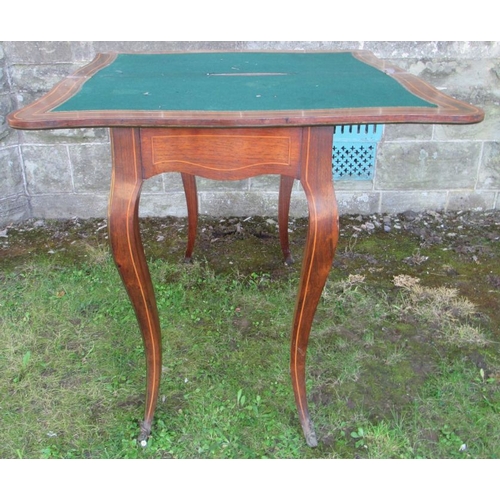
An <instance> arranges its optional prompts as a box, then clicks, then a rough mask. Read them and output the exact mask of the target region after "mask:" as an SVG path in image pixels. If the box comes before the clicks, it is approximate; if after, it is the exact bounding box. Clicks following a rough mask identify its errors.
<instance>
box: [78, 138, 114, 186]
mask: <svg viewBox="0 0 500 500" xmlns="http://www.w3.org/2000/svg"><path fill="white" fill-rule="evenodd" d="M68 151H69V157H70V162H71V167H72V173H73V186H74V190H75V192H76V193H94V194H104V193H109V188H110V185H111V155H110V148H109V144H83V145H78V146H68Z"/></svg>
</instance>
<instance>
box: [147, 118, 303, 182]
mask: <svg viewBox="0 0 500 500" xmlns="http://www.w3.org/2000/svg"><path fill="white" fill-rule="evenodd" d="M302 137H303V130H302V128H301V127H292V128H256V129H255V128H236V129H235V128H231V129H206V128H195V129H168V128H166V129H164V128H150V129H149V128H144V129H141V130H140V141H141V156H142V165H143V172H144V173H143V177H144V179H148V178H150V177H152V176H154V175H157V174H160V173H164V172H182V173H187V174H191V175H196V176H200V177H205V178H209V179H214V180H241V179H246V178H249V177H253V176H257V175H265V174H281V175H287V176H290V177H294V178H296V179H298V178H299V176H300V165H301V155H302Z"/></svg>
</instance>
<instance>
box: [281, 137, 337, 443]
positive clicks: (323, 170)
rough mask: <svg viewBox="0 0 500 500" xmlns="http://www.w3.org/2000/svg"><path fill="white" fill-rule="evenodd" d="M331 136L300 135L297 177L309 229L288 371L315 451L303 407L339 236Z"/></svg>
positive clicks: (306, 410)
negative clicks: (315, 326)
mask: <svg viewBox="0 0 500 500" xmlns="http://www.w3.org/2000/svg"><path fill="white" fill-rule="evenodd" d="M332 134H333V130H332V129H331V128H330V127H312V128H308V129H305V130H304V141H303V144H304V149H303V160H302V167H301V178H300V181H301V184H302V186H303V188H304V191H305V194H306V197H307V202H308V207H309V230H308V234H307V242H306V247H305V250H304V258H303V263H302V272H301V279H300V285H299V293H298V297H297V304H296V308H295V317H294V323H293V330H292V342H291V359H290V372H291V376H292V385H293V389H294V394H295V402H296V404H297V409H298V412H299V418H300V422H301V425H302V429H303V431H304V435H305V438H306V441H307V444H308V445H309V446H316V445H317V439H316V435H315V432H314V428H313V425H312V422H311V419H310V416H309V410H308V406H307V398H306V386H305V363H306V351H307V344H308V340H309V333H310V331H311V325H312V322H313V319H314V314H315V312H316V307H317V305H318V302H319V299H320V297H321V293H322V291H323V287H324V285H325V282H326V279H327V278H328V274H329V272H330V270H331V267H332V263H333V257H334V254H335V248H336V246H337V240H338V233H339V223H338V212H337V204H336V200H335V194H334V188H333V181H332V168H331V147H332Z"/></svg>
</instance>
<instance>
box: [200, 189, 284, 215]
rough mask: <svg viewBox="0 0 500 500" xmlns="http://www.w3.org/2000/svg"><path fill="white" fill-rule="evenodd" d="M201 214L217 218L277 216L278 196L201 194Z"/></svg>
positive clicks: (229, 192)
mask: <svg viewBox="0 0 500 500" xmlns="http://www.w3.org/2000/svg"><path fill="white" fill-rule="evenodd" d="M200 213H201V214H204V215H212V216H215V217H226V216H231V215H232V216H235V217H243V216H249V215H260V216H266V215H269V216H275V215H276V214H277V213H278V195H277V193H276V194H269V193H262V192H259V193H255V192H249V191H246V192H238V191H236V192H235V191H227V192H224V193H223V194H222V193H212V192H203V193H201V194H200Z"/></svg>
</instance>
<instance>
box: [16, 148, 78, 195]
mask: <svg viewBox="0 0 500 500" xmlns="http://www.w3.org/2000/svg"><path fill="white" fill-rule="evenodd" d="M21 151H22V155H23V160H24V169H25V172H26V181H27V189H28V192H29V194H30V195H37V194H40V195H41V194H47V195H48V194H55V193H70V192H72V191H73V182H72V176H71V168H70V164H69V155H68V149H67V147H66V146H58V145H50V146H21ZM50 198H52V199H53V197H52V196H50ZM58 198H59V197H58Z"/></svg>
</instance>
